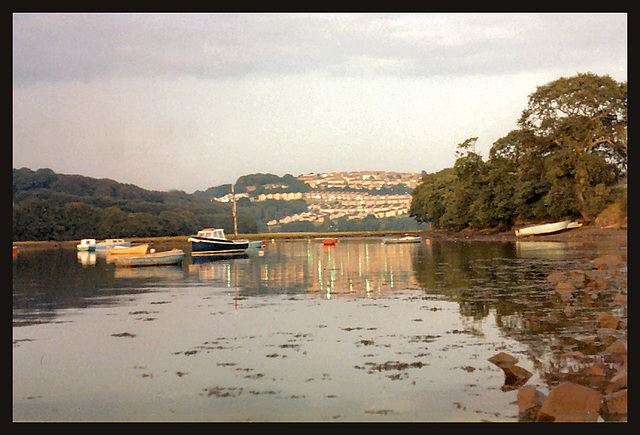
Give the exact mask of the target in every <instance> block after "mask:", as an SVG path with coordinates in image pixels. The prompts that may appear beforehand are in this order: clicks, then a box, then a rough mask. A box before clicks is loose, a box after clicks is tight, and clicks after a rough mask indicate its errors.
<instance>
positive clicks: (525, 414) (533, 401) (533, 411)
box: [517, 385, 547, 422]
mask: <svg viewBox="0 0 640 435" xmlns="http://www.w3.org/2000/svg"><path fill="white" fill-rule="evenodd" d="M517 398H518V411H519V412H518V421H527V422H530V421H536V418H537V417H538V412H539V411H540V408H541V407H542V405H543V404H544V401H545V399H546V398H547V396H545V395H544V394H543V393H541V392H540V391H538V390H537V389H536V387H533V386H531V385H526V386H524V387H521V388H520V389H519V390H518V395H517Z"/></svg>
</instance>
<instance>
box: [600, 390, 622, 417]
mask: <svg viewBox="0 0 640 435" xmlns="http://www.w3.org/2000/svg"><path fill="white" fill-rule="evenodd" d="M603 411H604V414H607V415H608V416H611V417H620V416H623V415H624V416H626V415H627V390H626V389H624V390H620V391H616V392H615V393H611V394H607V395H606V396H604V406H603Z"/></svg>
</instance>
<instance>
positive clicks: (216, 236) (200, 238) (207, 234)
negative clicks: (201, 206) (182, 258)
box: [188, 228, 249, 256]
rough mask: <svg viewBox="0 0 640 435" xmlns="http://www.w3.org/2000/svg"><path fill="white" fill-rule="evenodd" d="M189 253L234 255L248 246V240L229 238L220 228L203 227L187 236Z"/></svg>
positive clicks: (194, 254)
mask: <svg viewBox="0 0 640 435" xmlns="http://www.w3.org/2000/svg"><path fill="white" fill-rule="evenodd" d="M188 240H189V242H191V255H192V256H198V255H235V254H240V253H243V252H244V251H245V250H246V249H247V248H248V247H249V241H248V240H229V239H227V237H226V236H225V235H224V230H223V229H221V228H218V229H216V228H205V229H203V230H201V231H198V234H196V235H195V236H191V237H189V239H188Z"/></svg>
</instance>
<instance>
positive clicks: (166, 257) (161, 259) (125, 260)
mask: <svg viewBox="0 0 640 435" xmlns="http://www.w3.org/2000/svg"><path fill="white" fill-rule="evenodd" d="M183 258H184V251H182V249H172V250H171V251H165V252H156V253H155V254H144V255H124V256H119V257H116V258H115V260H114V263H115V264H116V266H120V267H144V266H167V265H170V264H178V263H180V262H181V261H182V259H183Z"/></svg>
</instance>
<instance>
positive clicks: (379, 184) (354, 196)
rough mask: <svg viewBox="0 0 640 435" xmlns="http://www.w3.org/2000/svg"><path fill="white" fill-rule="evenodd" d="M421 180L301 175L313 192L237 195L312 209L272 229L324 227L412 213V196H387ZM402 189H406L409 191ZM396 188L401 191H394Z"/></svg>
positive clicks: (376, 174)
mask: <svg viewBox="0 0 640 435" xmlns="http://www.w3.org/2000/svg"><path fill="white" fill-rule="evenodd" d="M420 178H421V176H420V174H415V173H409V172H384V171H360V172H332V173H330V174H326V173H325V174H307V175H300V176H298V177H297V179H298V180H300V181H303V182H304V183H306V184H307V185H308V186H309V187H311V191H309V192H290V191H288V192H287V191H285V192H282V191H280V192H278V190H287V189H289V190H291V189H290V187H289V186H287V185H285V184H270V185H261V186H260V189H259V190H258V189H257V187H256V186H245V187H246V189H247V191H248V193H239V194H236V199H240V198H248V199H249V200H250V201H251V202H264V201H268V200H276V201H294V200H301V199H303V200H305V201H306V203H307V205H308V209H307V211H305V212H302V213H298V214H294V215H291V216H286V217H283V218H281V219H273V220H271V221H269V222H267V225H268V226H269V227H271V226H275V225H284V224H288V223H291V222H313V223H316V224H321V223H323V222H324V221H325V220H326V219H331V220H336V219H341V218H347V219H364V218H366V217H367V216H375V217H376V218H389V217H397V216H403V215H406V214H407V213H408V212H409V208H410V206H411V194H409V193H393V194H391V193H386V194H385V193H383V192H403V191H406V189H408V190H411V189H413V188H414V187H415V186H416V185H417V184H418V183H419V182H420ZM402 185H404V186H406V189H405V188H404V186H402ZM394 186H399V187H398V188H394ZM389 188H392V189H389ZM265 190H266V191H267V192H265ZM301 190H304V189H301ZM269 191H274V192H269ZM258 192H261V193H258ZM213 199H214V200H216V201H220V202H229V201H231V200H232V197H231V194H229V195H225V196H224V197H220V198H213Z"/></svg>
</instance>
